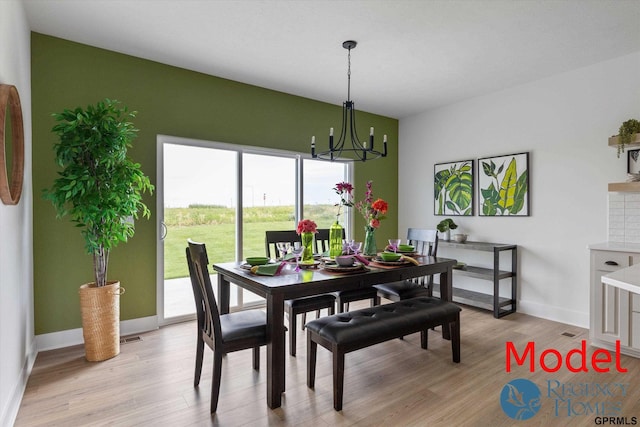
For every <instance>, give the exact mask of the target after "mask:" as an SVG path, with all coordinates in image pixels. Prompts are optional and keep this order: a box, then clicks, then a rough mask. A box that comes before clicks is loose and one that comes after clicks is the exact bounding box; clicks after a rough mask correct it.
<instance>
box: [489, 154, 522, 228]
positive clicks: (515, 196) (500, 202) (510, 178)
mask: <svg viewBox="0 0 640 427" xmlns="http://www.w3.org/2000/svg"><path fill="white" fill-rule="evenodd" d="M479 161H480V164H481V165H482V172H483V175H482V176H481V177H480V179H479V185H480V207H481V215H485V216H510V215H511V216H526V215H529V203H528V198H529V153H522V154H514V155H509V156H501V157H493V158H487V159H480V160H479ZM498 164H499V166H498Z"/></svg>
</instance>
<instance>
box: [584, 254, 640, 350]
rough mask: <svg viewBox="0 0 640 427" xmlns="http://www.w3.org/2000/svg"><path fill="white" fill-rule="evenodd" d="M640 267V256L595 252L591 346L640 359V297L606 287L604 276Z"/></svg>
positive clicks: (591, 306) (611, 286)
mask: <svg viewBox="0 0 640 427" xmlns="http://www.w3.org/2000/svg"><path fill="white" fill-rule="evenodd" d="M638 263H640V253H638V252H630V251H629V252H627V251H620V250H596V249H593V247H592V248H591V280H590V281H591V286H590V287H591V294H590V327H589V335H590V339H591V343H592V344H593V345H595V346H598V347H604V348H608V349H615V344H616V341H620V345H621V349H622V352H623V353H626V354H629V355H632V356H636V357H638V356H640V295H639V294H634V293H632V292H629V291H627V290H625V289H621V288H620V287H618V286H613V285H608V284H605V283H602V276H604V275H606V274H610V273H612V272H614V271H617V270H620V269H623V268H627V267H630V266H632V265H634V264H638Z"/></svg>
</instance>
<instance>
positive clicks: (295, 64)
mask: <svg viewBox="0 0 640 427" xmlns="http://www.w3.org/2000/svg"><path fill="white" fill-rule="evenodd" d="M23 3H24V4H25V9H26V13H27V18H28V21H29V24H30V26H31V29H32V31H35V32H39V33H43V34H48V35H52V36H56V37H60V38H63V39H67V40H72V41H76V42H80V43H84V44H88V45H91V46H96V47H101V48H105V49H109V50H113V51H117V52H122V53H126V54H129V55H134V56H138V57H141V58H146V59H150V60H153V61H157V62H161V63H165V64H170V65H174V66H178V67H182V68H186V69H190V70H195V71H199V72H202V73H206V74H211V75H215V76H220V77H224V78H228V79H232V80H237V81H240V82H244V83H249V84H254V85H257V86H262V87H266V88H270V89H274V90H278V91H282V92H286V93H291V94H295V95H300V96H304V97H308V98H312V99H317V100H320V101H325V102H329V103H332V104H338V105H340V104H341V103H342V102H343V101H344V100H345V99H346V96H347V51H346V50H345V49H343V48H342V42H343V41H344V40H348V39H353V40H356V41H357V42H358V46H357V48H356V49H354V50H353V51H352V55H351V56H352V59H351V62H352V67H351V68H352V70H351V71H352V76H351V78H352V82H351V97H352V99H353V100H354V101H355V104H356V108H357V109H358V110H364V111H369V112H373V113H378V114H382V115H385V116H390V117H395V118H402V117H406V116H408V115H412V114H415V113H418V112H422V111H425V110H427V109H430V108H434V107H438V106H442V105H447V104H451V103H453V102H456V101H459V100H462V99H466V98H471V97H475V96H479V95H482V94H485V93H490V92H493V91H497V90H501V89H504V88H508V87H511V86H514V85H518V84H523V83H526V82H530V81H534V80H539V79H543V78H546V77H548V76H551V75H554V74H558V73H562V72H565V71H569V70H572V69H576V68H580V67H584V66H587V65H590V64H594V63H597V62H601V61H605V60H607V59H612V58H615V57H619V56H623V55H626V54H629V53H632V52H636V51H639V50H640V25H639V23H640V1H636V0H608V1H603V0H597V1H594V0H531V1H524V0H519V1H516V0H477V1H471V0H468V1H467V0H465V1H459V0H446V1H441V0H425V1H414V0H395V1H376V0H367V1H337V0H333V1H328V0H316V1H282V0H264V1H258V0H255V1H248V0H234V1H226V0H220V1H218V0H209V1H206V0H199V1H196V0H126V1H125V0H23Z"/></svg>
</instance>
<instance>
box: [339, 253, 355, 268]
mask: <svg viewBox="0 0 640 427" xmlns="http://www.w3.org/2000/svg"><path fill="white" fill-rule="evenodd" d="M353 262H354V259H353V257H352V256H351V255H340V256H337V257H336V263H337V264H338V265H339V266H340V267H351V266H352V265H353Z"/></svg>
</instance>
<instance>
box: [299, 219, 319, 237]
mask: <svg viewBox="0 0 640 427" xmlns="http://www.w3.org/2000/svg"><path fill="white" fill-rule="evenodd" d="M317 232H318V225H317V224H316V223H315V222H313V221H311V220H310V219H303V220H302V221H300V222H299V223H298V228H296V233H298V234H302V233H317Z"/></svg>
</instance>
